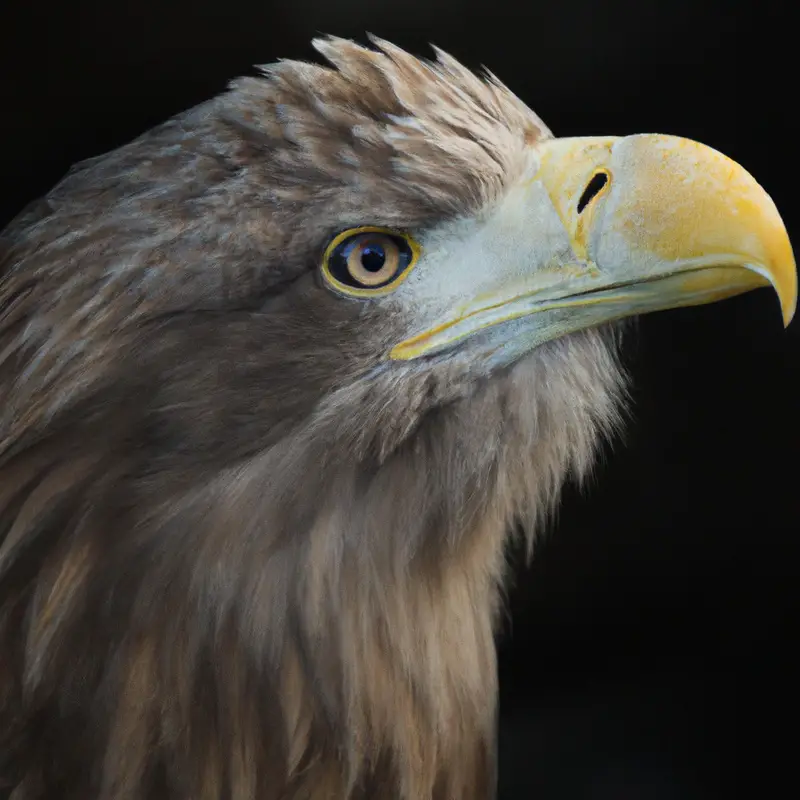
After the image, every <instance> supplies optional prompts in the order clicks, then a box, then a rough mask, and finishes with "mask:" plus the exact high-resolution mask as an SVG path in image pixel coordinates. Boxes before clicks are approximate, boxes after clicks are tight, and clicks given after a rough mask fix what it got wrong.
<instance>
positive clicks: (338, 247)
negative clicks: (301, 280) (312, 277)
mask: <svg viewBox="0 0 800 800" xmlns="http://www.w3.org/2000/svg"><path fill="white" fill-rule="evenodd" d="M420 252H421V248H420V246H419V245H418V244H417V242H415V241H414V240H413V239H412V238H411V237H410V236H408V235H407V234H405V233H401V232H399V231H396V230H392V229H391V228H382V227H378V226H374V225H365V226H362V227H359V228H349V229H348V230H346V231H342V232H341V233H340V234H338V235H337V236H335V237H334V238H333V239H332V240H331V242H330V243H329V244H328V246H327V247H326V248H325V252H324V254H323V256H322V265H321V266H322V275H323V277H324V279H325V281H326V282H327V283H328V284H330V285H331V286H332V287H333V288H334V289H336V290H337V291H338V292H340V293H341V294H345V295H349V296H352V297H381V296H383V295H386V294H389V292H392V291H394V290H395V289H396V288H397V287H398V286H399V285H400V284H401V283H402V282H403V281H404V280H405V278H406V277H407V276H408V273H409V272H410V271H411V270H412V269H413V268H414V266H415V265H416V263H417V261H418V259H419V256H420Z"/></svg>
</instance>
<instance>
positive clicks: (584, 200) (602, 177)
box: [578, 172, 608, 214]
mask: <svg viewBox="0 0 800 800" xmlns="http://www.w3.org/2000/svg"><path fill="white" fill-rule="evenodd" d="M607 183H608V173H607V172H596V173H595V174H594V175H593V176H592V179H591V180H590V181H589V185H588V186H587V187H586V188H585V189H584V190H583V194H582V195H581V199H580V200H578V213H579V214H580V213H582V212H583V209H584V208H586V206H588V205H589V203H591V202H592V200H594V198H595V197H597V195H598V194H600V192H601V191H602V190H603V187H604V186H605V185H606V184H607Z"/></svg>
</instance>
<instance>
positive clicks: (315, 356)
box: [0, 39, 797, 800]
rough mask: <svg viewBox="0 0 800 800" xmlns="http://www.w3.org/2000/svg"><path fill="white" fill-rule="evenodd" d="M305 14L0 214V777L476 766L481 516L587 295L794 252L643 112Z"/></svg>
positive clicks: (615, 327)
mask: <svg viewBox="0 0 800 800" xmlns="http://www.w3.org/2000/svg"><path fill="white" fill-rule="evenodd" d="M374 44H375V48H374V49H368V48H365V47H361V46H358V45H356V44H354V43H352V42H349V41H344V40H340V39H323V40H319V41H317V42H315V46H316V47H317V49H318V50H319V51H320V52H321V53H322V54H323V55H324V56H325V57H326V58H327V59H328V60H329V61H330V62H331V63H332V65H333V66H332V67H323V66H317V65H312V64H307V63H299V62H295V61H284V62H281V63H278V64H274V65H271V66H269V67H266V68H264V70H263V72H264V75H262V76H260V77H250V78H243V79H240V80H238V81H236V82H235V83H234V84H233V85H232V86H231V88H230V90H229V91H228V92H226V93H225V94H223V95H221V96H219V97H216V98H214V99H212V100H210V101H209V102H207V103H205V104H203V105H200V106H198V107H196V108H193V109H191V110H189V111H187V112H185V113H183V114H180V115H179V116H177V117H175V118H173V119H172V120H170V121H168V122H166V123H165V124H163V125H160V126H159V127H157V128H155V129H154V130H152V131H149V132H147V133H145V134H144V135H142V136H140V137H139V138H138V139H136V140H135V141H133V142H132V143H130V144H128V145H125V146H123V147H121V148H119V149H117V150H115V151H114V152H112V153H109V154H107V155H105V156H101V157H99V158H96V159H92V160H90V161H87V162H84V163H82V164H80V165H78V166H77V167H75V168H74V169H73V170H72V171H71V172H70V174H69V175H68V176H67V177H66V178H65V179H64V180H63V181H62V182H61V183H60V184H59V185H58V186H56V187H55V188H54V189H53V190H52V191H51V192H50V193H49V194H48V195H47V196H46V197H45V198H43V199H42V200H40V201H38V202H37V203H35V204H33V205H32V206H31V207H29V208H28V209H26V210H25V211H24V212H23V213H22V214H21V215H20V216H19V217H18V218H17V219H16V220H15V221H14V222H13V223H12V224H11V226H10V227H9V228H8V229H7V230H6V231H5V232H4V233H3V235H2V238H1V239H0V267H2V274H1V275H0V651H1V652H2V653H3V657H2V659H0V783H2V781H3V780H4V781H5V782H6V785H8V786H11V787H13V788H14V791H13V792H12V795H13V796H14V797H15V798H20V799H21V798H25V799H26V800H46V799H48V798H55V797H58V798H65V799H66V800H71V798H88V797H92V798H105V799H107V800H112V799H113V800H122V798H126V799H127V800H138V799H142V800H143V799H144V798H148V800H150V799H153V800H160V799H163V800H167V798H169V799H170V800H188V798H194V799H195V800H200V799H201V798H209V799H211V798H214V800H216V799H217V798H220V797H230V798H237V800H249V799H252V800H255V798H258V800H273V799H274V800H278V798H281V799H283V800H288V798H298V799H299V798H305V799H306V800H322V798H327V799H328V800H332V799H333V798H342V799H344V798H347V799H348V800H357V799H358V798H398V800H424V799H425V798H429V799H430V800H433V798H440V799H441V800H444V799H445V798H448V799H449V798H454V797H458V798H485V797H488V796H491V794H492V792H493V787H494V756H493V750H494V723H495V709H496V674H495V653H494V646H493V638H492V637H493V631H494V623H495V619H496V615H497V610H498V606H499V596H500V589H501V585H502V580H503V572H504V556H503V548H504V542H505V541H506V539H507V536H508V532H509V530H510V529H511V528H512V527H513V526H514V524H515V523H517V522H521V523H522V524H523V527H524V528H525V529H526V531H527V532H528V535H529V536H530V535H531V534H532V532H533V530H534V528H535V527H536V525H537V524H538V522H539V521H540V520H541V518H542V516H543V515H544V514H545V513H546V512H547V511H548V509H550V508H551V507H552V505H553V503H554V501H555V499H556V498H557V495H558V490H559V488H560V486H561V485H562V483H563V482H564V480H565V479H566V478H567V476H568V475H570V474H572V475H574V476H576V477H580V476H581V475H582V474H584V473H585V472H586V471H587V469H588V468H589V466H590V465H591V462H592V456H593V452H594V449H595V446H596V443H597V441H598V439H599V437H600V436H601V435H602V434H603V433H604V432H608V431H611V430H613V428H614V427H615V426H616V425H617V424H618V423H619V420H620V409H621V404H622V400H623V398H624V394H625V379H624V374H623V370H622V369H621V367H620V365H619V362H618V359H617V342H618V338H619V324H620V322H619V321H620V320H623V319H625V318H628V317H630V316H632V315H636V314H641V313H645V312H650V311H655V310H658V309H665V308H669V307H675V306H681V305H690V304H699V303H707V302H711V301H714V300H718V299H721V298H724V297H728V296H731V295H734V294H737V293H740V292H744V291H747V290H749V289H753V288H756V287H759V286H769V285H771V286H772V287H773V288H774V289H775V290H776V292H777V294H778V297H779V300H780V304H781V308H782V311H783V316H784V320H785V321H786V322H787V323H788V321H789V319H790V318H791V316H792V314H793V312H794V308H795V302H796V294H797V278H796V271H795V265H794V260H793V256H792V250H791V246H790V244H789V240H788V237H787V234H786V231H785V228H784V226H783V223H782V222H781V219H780V216H779V214H778V212H777V210H776V209H775V206H774V204H773V203H772V201H771V200H770V199H769V197H768V195H767V194H766V193H765V192H764V190H763V189H762V188H761V187H760V186H759V185H758V184H757V183H756V182H755V180H754V179H753V178H752V177H751V176H750V175H749V174H748V173H747V172H745V170H744V169H743V168H742V167H740V166H738V165H737V164H735V163H734V162H732V161H731V160H729V159H728V158H726V157H725V156H723V155H721V154H720V153H718V152H716V151H714V150H712V149H710V148H708V147H705V146H703V145H701V144H698V143H696V142H691V141H688V140H685V139H681V138H677V137H674V136H661V135H636V136H623V137H590V138H571V139H558V138H553V136H552V135H551V134H550V132H549V131H548V129H547V128H546V127H545V125H544V124H543V123H542V122H541V120H540V119H539V118H538V117H537V116H536V115H535V114H534V113H533V112H531V111H530V109H528V108H527V107H526V106H525V105H524V104H523V103H522V102H521V101H520V100H518V99H517V98H516V97H515V96H514V95H513V94H512V93H511V92H510V91H509V90H508V89H507V88H506V87H504V86H503V85H502V84H501V83H500V82H499V81H498V80H497V79H496V78H494V77H493V76H491V75H486V76H483V77H479V76H476V75H474V74H472V73H471V72H469V71H468V70H466V69H465V68H464V67H463V66H461V65H460V64H459V63H457V62H456V61H455V60H454V59H453V58H451V57H450V56H448V55H446V54H445V53H442V52H440V51H437V59H436V61H435V62H432V63H429V62H424V61H421V60H418V59H416V58H414V57H412V56H410V55H408V54H407V53H405V52H403V51H401V50H399V49H398V48H396V47H394V46H392V45H390V44H388V43H387V42H383V41H379V40H374Z"/></svg>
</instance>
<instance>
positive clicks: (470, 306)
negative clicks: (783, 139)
mask: <svg viewBox="0 0 800 800" xmlns="http://www.w3.org/2000/svg"><path fill="white" fill-rule="evenodd" d="M537 151H538V154H539V159H540V160H539V162H538V169H537V170H536V172H535V174H534V175H533V176H532V177H530V178H529V179H528V180H527V181H525V183H524V184H523V185H522V186H520V187H517V189H516V192H517V194H516V195H515V199H514V203H515V204H517V203H520V204H522V205H524V206H527V207H528V211H529V213H519V214H517V216H516V217H515V219H518V220H519V222H517V223H514V224H516V225H517V228H518V230H517V231H516V234H515V235H516V237H517V239H519V240H521V241H522V242H523V244H524V243H525V242H527V243H528V245H529V251H530V252H531V253H535V257H534V258H533V259H532V262H529V263H528V264H527V265H525V266H524V268H521V267H520V264H519V263H515V264H511V263H506V262H507V260H508V259H507V258H487V259H486V260H488V261H491V264H492V268H491V270H490V271H491V277H490V278H489V279H487V278H486V277H485V276H483V277H481V283H480V285H478V286H475V287H474V291H473V292H471V293H470V292H469V291H468V292H467V294H468V298H469V299H468V300H467V302H460V301H459V302H456V303H454V304H453V306H452V308H453V313H452V314H449V313H448V314H446V318H445V319H441V318H439V319H437V320H435V324H434V325H431V326H430V327H428V328H427V330H425V331H423V332H421V333H418V334H416V335H414V336H412V337H411V338H409V339H407V340H405V341H404V342H401V343H399V344H397V345H396V346H395V347H394V348H393V349H392V351H391V354H390V356H391V357H392V358H394V359H400V360H407V359H413V358H416V357H418V356H422V355H426V354H428V353H431V352H436V351H439V350H441V349H443V348H445V347H448V346H450V345H452V344H454V343H455V342H457V341H458V340H460V339H462V338H465V337H467V336H471V335H473V334H475V333H477V332H479V331H481V330H484V329H486V328H489V327H493V326H495V325H497V324H499V323H503V322H509V321H511V320H516V319H519V318H522V317H529V316H531V315H534V314H535V315H537V320H538V321H539V323H538V324H537V325H536V330H535V334H534V335H533V336H534V338H535V343H537V344H538V343H540V342H542V341H546V340H547V339H552V338H555V337H556V336H560V335H563V334H565V333H569V332H572V331H575V330H580V329H583V328H587V327H591V326H594V325H598V324H601V323H604V322H609V321H611V320H614V319H619V318H622V317H626V316H630V315H634V314H642V313H646V312H650V311H657V310H660V309H666V308H676V307H678V306H687V305H699V304H703V303H711V302H714V301H716V300H721V299H723V298H726V297H731V296H733V295H736V294H740V293H742V292H746V291H749V290H751V289H756V288H758V287H761V286H772V287H773V289H774V290H775V292H776V293H777V295H778V299H779V301H780V306H781V310H782V313H783V321H784V324H785V325H788V324H789V322H790V320H791V319H792V316H793V315H794V312H795V307H796V304H797V271H796V267H795V261H794V256H793V254H792V247H791V244H790V242H789V236H788V234H787V232H786V228H785V226H784V224H783V221H782V220H781V217H780V215H779V213H778V210H777V209H776V207H775V204H774V203H773V202H772V200H771V198H770V197H769V195H768V194H767V193H766V192H765V191H764V190H763V189H762V188H761V187H760V186H759V185H758V183H756V181H755V179H754V178H753V177H752V176H751V175H750V174H749V173H748V172H747V171H746V170H745V169H744V168H743V167H741V166H739V165H738V164H736V163H735V162H734V161H731V160H730V159H729V158H727V157H726V156H724V155H722V154H721V153H718V152H717V151H716V150H712V149H711V148H710V147H706V146H705V145H702V144H699V143H697V142H693V141H689V140H687V139H681V138H678V137H674V136H661V135H637V136H628V137H622V138H617V137H607V138H574V139H553V140H550V141H548V142H545V143H543V144H541V145H539V146H538V147H537ZM543 206H547V207H546V208H543ZM492 224H495V223H492V222H489V223H488V225H489V226H490V227H491V225H492ZM496 224H497V225H500V226H502V227H503V230H504V236H505V237H506V240H507V239H508V231H509V229H510V223H509V219H508V216H506V218H505V219H502V220H500V221H498V222H497V223H496ZM521 252H522V251H521ZM462 274H463V273H462ZM463 288H464V287H462V293H461V298H463V297H464V293H463ZM539 315H541V316H539Z"/></svg>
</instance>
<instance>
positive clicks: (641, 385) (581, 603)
mask: <svg viewBox="0 0 800 800" xmlns="http://www.w3.org/2000/svg"><path fill="white" fill-rule="evenodd" d="M782 5H783V4H775V5H774V6H772V5H770V4H768V3H758V4H755V3H749V2H748V3H734V2H730V1H729V2H727V3H723V2H721V1H720V2H716V3H712V2H705V3H701V2H692V0H671V2H669V3H667V2H657V3H649V2H642V0H638V2H637V1H634V0H605V1H604V2H591V1H590V0H572V2H555V0H550V2H541V1H539V0H526V2H519V3H513V2H510V0H499V1H498V0H485V3H483V4H477V3H476V4H472V5H467V4H465V3H460V2H458V1H457V0H405V1H404V2H399V1H398V0H392V2H386V3H368V2H366V0H330V1H329V2H327V3H326V2H323V0H297V1H296V2H293V3H283V4H279V3H275V2H267V1H265V2H258V3H256V2H252V0H194V1H193V2H192V1H191V0H172V2H167V0H160V2H159V0H138V2H128V1H126V2H121V1H120V0H116V2H114V1H113V0H102V1H101V0H96V2H76V3H67V2H61V3H58V4H56V3H52V4H49V5H48V4H46V3H33V2H30V0H2V2H0V99H1V100H2V105H0V145H1V147H0V223H4V222H5V221H7V220H8V219H10V218H11V216H12V215H13V214H15V213H16V212H17V211H18V210H19V209H20V208H21V207H22V206H23V205H24V204H25V203H26V202H27V201H28V200H30V199H33V198H34V197H36V196H37V195H39V194H41V193H43V192H44V191H46V190H47V189H48V188H49V187H50V186H51V185H52V184H53V183H54V182H56V181H57V180H58V179H59V177H60V176H61V175H62V174H63V172H64V171H65V170H66V169H67V168H68V167H69V165H70V164H71V163H73V162H74V161H76V160H79V159H82V158H85V157H88V156H91V155H95V154H98V153H100V152H103V151H105V150H108V149H111V148H113V147H115V146H117V145H119V144H122V143H124V142H125V141H127V140H129V139H130V138H132V137H133V136H135V135H137V134H138V133H139V132H141V131H142V130H144V129H146V128H148V127H150V126H151V125H153V124H155V123H157V122H159V121H161V120H163V119H164V118H166V117H168V116H169V115H171V114H173V113H176V112H178V111H180V110H182V109H184V108H186V107H188V106H190V105H193V104H195V103H197V102H200V101H202V100H204V99H206V98H207V97H208V96H210V95H211V94H214V93H216V92H218V91H220V90H222V89H223V88H224V86H225V84H226V82H227V80H229V79H230V78H232V77H234V76H237V75H239V74H243V73H252V69H251V65H252V64H257V63H267V62H270V61H273V60H275V59H277V58H280V57H292V58H297V57H300V58H312V57H314V56H313V52H312V50H311V47H310V44H309V42H310V39H311V37H312V36H313V35H316V34H318V33H336V34H339V35H343V36H350V37H353V38H358V39H361V40H362V41H363V40H364V34H365V31H367V30H369V31H371V32H373V33H376V34H378V35H380V36H383V37H385V38H388V39H390V40H392V41H394V42H395V43H397V44H399V45H401V46H403V47H405V48H406V49H409V50H411V51H412V52H415V53H417V54H420V55H429V54H430V51H429V50H428V46H427V45H428V43H429V42H434V43H436V44H438V45H439V46H441V47H443V48H444V49H445V50H448V51H450V52H451V53H452V54H453V55H455V56H456V57H458V58H459V59H461V60H462V61H464V62H465V63H467V64H468V65H469V66H472V67H479V66H481V65H482V64H485V65H486V66H488V67H489V68H490V69H491V70H492V71H493V72H495V73H496V74H497V75H498V76H499V77H500V78H501V79H502V80H504V81H505V82H506V83H507V84H508V85H509V86H510V87H511V88H512V89H513V90H514V91H515V92H516V93H517V94H519V95H520V96H521V97H522V98H523V99H524V100H525V101H526V102H528V103H529V104H530V105H531V106H532V107H533V108H534V109H535V110H536V111H537V112H538V113H539V114H540V115H541V116H542V117H543V119H544V120H545V121H546V122H547V123H548V124H549V125H550V127H551V128H552V129H553V130H554V132H555V133H556V135H585V134H626V133H634V132H663V133H675V134H680V135H683V136H688V137H690V138H694V139H699V140H701V141H703V142H705V143H707V144H710V145H712V146H714V147H716V148H717V149H720V150H722V151H723V152H725V153H726V154H728V155H730V156H731V157H732V158H734V159H735V160H737V161H739V162H740V163H741V164H743V165H744V166H745V167H746V168H747V169H748V170H749V171H751V172H752V173H753V174H754V175H755V176H756V177H757V178H758V180H759V181H760V182H761V183H762V185H764V186H765V187H766V188H767V190H768V191H769V192H770V193H771V195H772V196H773V198H774V200H775V202H776V203H777V205H778V208H779V209H781V212H782V214H783V217H784V219H785V221H786V223H787V225H788V228H789V232H790V235H791V236H792V239H793V241H794V242H795V246H797V243H798V242H800V221H799V220H798V212H800V205H799V203H798V190H797V185H798V180H800V169H798V164H799V163H800V162H799V161H798V157H799V153H798V145H797V141H798V136H797V130H798V126H797V124H796V123H794V122H793V121H792V117H793V115H794V113H796V104H797V99H798V93H797V89H796V87H795V86H794V81H795V80H796V78H797V77H798V75H799V74H800V69H798V65H797V60H796V55H797V48H798V43H797V42H796V41H795V40H794V38H793V36H792V30H793V26H792V25H791V23H790V20H789V17H790V15H791V12H790V11H788V10H782V8H781V6H782ZM790 5H791V4H788V3H787V4H785V8H786V9H788V8H789V7H790ZM798 345H800V322H797V323H795V325H794V326H792V327H790V328H789V330H788V331H783V330H782V326H781V322H780V314H779V311H778V305H777V300H776V298H775V297H774V295H772V294H771V293H770V292H768V291H760V292H756V293H753V294H750V295H746V296H744V297H740V298H737V299H734V300H730V301H727V302H725V303H721V304H718V305H715V306H707V307H704V308H699V309H687V310H681V311H672V312H666V313H662V314H656V315H653V316H650V317H646V318H644V319H643V320H642V321H641V323H640V325H639V326H638V331H637V333H636V335H635V336H634V337H632V339H631V340H630V341H629V343H628V346H627V348H626V361H627V364H628V365H629V367H630V369H631V371H632V372H633V375H634V378H635V382H634V399H635V405H634V415H633V419H632V421H631V423H630V425H629V427H628V431H627V434H626V436H625V437H624V440H619V441H616V442H614V443H613V445H612V446H611V447H609V448H607V450H606V452H605V454H604V457H603V459H602V462H601V464H600V465H599V466H598V469H597V472H596V476H595V479H594V480H593V481H592V483H591V485H590V486H589V487H588V488H587V489H586V490H585V491H583V492H580V493H579V492H577V491H574V490H571V489H570V490H568V491H567V493H566V496H565V500H564V503H563V505H562V508H561V511H560V513H559V515H558V519H556V520H554V521H553V523H552V524H551V525H550V527H549V530H548V532H547V534H546V535H545V536H544V537H542V538H541V539H540V544H539V546H538V549H537V551H536V555H535V559H534V562H533V565H532V566H531V567H530V568H528V569H526V568H524V566H523V565H520V566H519V568H518V569H517V571H516V578H515V584H514V587H513V588H512V589H511V591H510V593H509V614H508V625H507V626H506V631H505V633H504V635H503V636H502V637H501V642H500V661H501V715H500V745H501V765H500V766H501V782H500V794H501V797H502V798H504V799H505V798H528V797H533V798H536V799H537V800H561V799H562V798H563V799H564V800H573V798H574V799H575V800H579V799H583V798H586V799H587V800H589V799H591V800H605V798H609V800H610V799H611V798H614V799H615V800H627V799H628V798H637V799H638V798H646V799H647V800H650V799H651V798H652V800H662V798H664V799H666V798H690V799H694V798H698V799H699V798H704V799H705V798H731V797H769V796H772V795H773V794H775V795H777V794H778V792H780V794H781V795H783V794H784V793H788V794H790V795H791V794H793V793H794V792H795V791H796V784H795V785H794V788H793V789H792V788H789V787H790V786H791V783H790V784H789V786H787V787H786V789H785V790H782V789H781V788H780V787H782V780H783V778H784V777H785V776H786V775H787V773H788V772H789V771H790V770H792V769H793V767H794V765H795V763H796V760H797V757H796V755H795V750H796V745H797V739H798V737H797V734H796V731H795V719H796V697H795V690H794V675H796V674H797V673H796V670H795V664H794V663H792V659H793V651H794V648H795V645H796V642H795V639H796V634H797V626H796V624H795V618H796V611H797V606H798V602H797V601H798V597H799V596H800V595H799V593H798V588H797V578H798V574H799V573H800V545H798V537H797V533H798V526H799V523H800V486H798V482H797V474H798V468H797V454H798V446H799V445H800V421H798V415H797V408H798V398H800V391H799V390H798V388H797V385H798V377H799V376H800V360H799V359H798V355H800V347H799V346H798ZM795 663H796V662H795Z"/></svg>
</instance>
